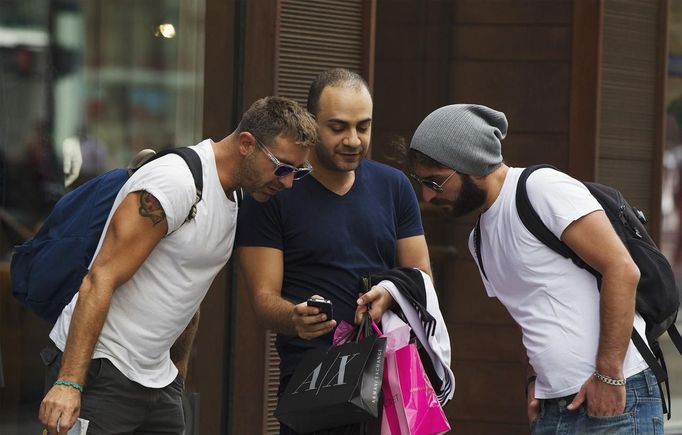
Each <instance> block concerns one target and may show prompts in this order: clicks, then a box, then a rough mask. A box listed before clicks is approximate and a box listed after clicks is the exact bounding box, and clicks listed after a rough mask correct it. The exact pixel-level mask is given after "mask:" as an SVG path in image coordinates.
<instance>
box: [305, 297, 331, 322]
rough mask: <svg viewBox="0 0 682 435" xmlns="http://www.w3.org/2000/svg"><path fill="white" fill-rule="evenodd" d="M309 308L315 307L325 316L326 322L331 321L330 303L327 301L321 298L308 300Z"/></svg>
mask: <svg viewBox="0 0 682 435" xmlns="http://www.w3.org/2000/svg"><path fill="white" fill-rule="evenodd" d="M308 306H309V307H317V308H319V309H320V313H325V314H326V315H327V320H331V319H332V318H333V317H332V301H330V300H329V299H322V298H310V299H308Z"/></svg>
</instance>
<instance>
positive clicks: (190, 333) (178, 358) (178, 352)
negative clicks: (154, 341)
mask: <svg viewBox="0 0 682 435" xmlns="http://www.w3.org/2000/svg"><path fill="white" fill-rule="evenodd" d="M198 329H199V310H197V312H196V313H195V314H194V316H193V317H192V319H191V320H190V321H189V323H188V324H187V327H186V328H185V330H184V331H183V332H182V334H180V336H179V337H178V338H177V340H175V343H173V346H171V348H170V357H171V360H172V361H173V364H175V366H176V367H177V368H178V372H180V376H181V377H182V378H183V379H185V378H186V377H187V367H188V365H189V356H190V354H191V353H192V345H193V344H194V337H195V336H196V334H197V330H198Z"/></svg>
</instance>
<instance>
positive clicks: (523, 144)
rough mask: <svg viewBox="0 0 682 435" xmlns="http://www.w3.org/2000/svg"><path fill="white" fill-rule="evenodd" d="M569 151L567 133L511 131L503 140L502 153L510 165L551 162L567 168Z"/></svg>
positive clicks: (522, 165)
mask: <svg viewBox="0 0 682 435" xmlns="http://www.w3.org/2000/svg"><path fill="white" fill-rule="evenodd" d="M568 153H569V150H568V135H567V134H532V133H528V134H524V133H510V134H509V135H508V136H507V137H506V138H505V139H504V140H503V141H502V155H503V156H504V160H505V163H506V164H507V165H509V166H517V167H525V166H529V165H531V164H536V163H549V164H550V165H554V166H556V167H557V168H560V169H566V166H567V162H568Z"/></svg>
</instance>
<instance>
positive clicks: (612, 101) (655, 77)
mask: <svg viewBox="0 0 682 435" xmlns="http://www.w3.org/2000/svg"><path fill="white" fill-rule="evenodd" d="M666 15H667V4H666V3H665V2H661V1H658V0H647V1H633V0H622V1H618V2H616V1H612V0H611V1H605V2H604V37H603V46H604V48H603V50H604V51H603V56H602V70H603V73H602V89H603V92H602V107H601V126H600V128H601V130H600V153H599V161H598V174H597V177H598V180H599V181H602V182H607V180H609V181H608V182H607V184H609V183H610V184H612V185H615V186H623V189H624V193H625V194H626V197H628V199H629V200H630V201H632V202H634V203H635V204H637V206H639V207H640V208H642V209H644V210H645V211H646V212H648V213H649V215H650V216H652V217H653V219H652V222H655V224H654V226H653V227H652V232H653V234H654V235H656V234H657V232H658V225H659V221H660V203H661V199H660V198H661V167H662V152H663V151H662V150H663V133H662V132H663V114H664V111H663V87H662V86H663V85H662V84H661V81H662V80H664V77H665V59H664V57H663V56H664V54H663V53H662V51H663V50H665V45H666V42H665V38H664V37H663V36H661V33H662V32H661V29H665V26H666V21H667V20H666ZM617 161H620V164H618V165H616V164H615V163H616V162H617Z"/></svg>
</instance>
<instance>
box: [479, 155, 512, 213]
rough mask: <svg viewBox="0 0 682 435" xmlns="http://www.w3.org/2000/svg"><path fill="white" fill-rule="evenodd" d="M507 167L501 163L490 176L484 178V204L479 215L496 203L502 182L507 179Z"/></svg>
mask: <svg viewBox="0 0 682 435" xmlns="http://www.w3.org/2000/svg"><path fill="white" fill-rule="evenodd" d="M508 172H509V166H507V165H505V164H504V163H502V164H501V165H500V167H499V168H497V169H495V170H494V171H493V172H492V173H491V174H489V175H488V176H486V177H484V182H483V187H484V189H485V190H486V191H487V196H486V200H485V204H484V205H483V207H482V208H481V213H485V212H486V211H487V210H488V209H489V208H490V207H492V205H493V204H494V203H495V201H497V198H498V197H499V196H500V192H501V191H502V186H503V185H504V180H506V178H507V173H508Z"/></svg>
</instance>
